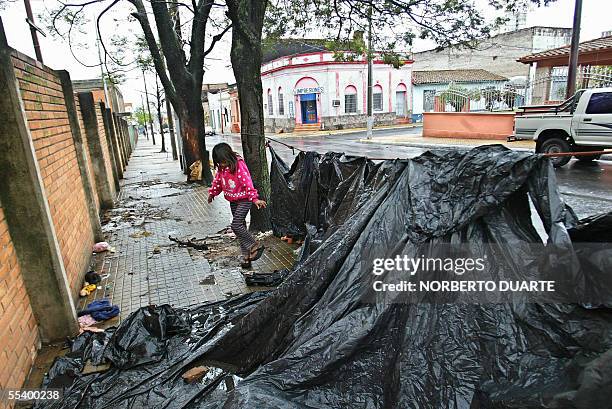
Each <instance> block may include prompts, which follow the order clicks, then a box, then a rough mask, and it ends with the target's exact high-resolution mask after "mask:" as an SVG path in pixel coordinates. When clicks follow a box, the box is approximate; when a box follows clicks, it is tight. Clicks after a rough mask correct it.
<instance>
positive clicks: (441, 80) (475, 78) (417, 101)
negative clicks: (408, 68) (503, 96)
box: [412, 69, 508, 122]
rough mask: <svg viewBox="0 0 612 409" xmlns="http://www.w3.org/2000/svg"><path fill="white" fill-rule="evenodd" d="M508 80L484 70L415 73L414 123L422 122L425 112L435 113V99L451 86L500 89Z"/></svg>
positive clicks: (469, 88)
mask: <svg viewBox="0 0 612 409" xmlns="http://www.w3.org/2000/svg"><path fill="white" fill-rule="evenodd" d="M507 82H508V78H506V77H504V76H501V75H497V74H493V73H491V72H489V71H486V70H482V69H463V70H431V71H413V72H412V84H413V90H412V92H413V94H412V95H413V96H412V107H413V111H412V113H413V121H414V122H421V120H422V114H423V113H424V112H433V111H434V107H435V98H436V95H437V94H438V93H440V92H441V91H444V90H447V89H448V88H449V87H450V86H451V84H452V85H454V86H457V87H460V88H461V89H465V90H468V91H471V90H482V89H487V88H495V89H499V88H500V87H501V86H503V85H504V84H505V83H507Z"/></svg>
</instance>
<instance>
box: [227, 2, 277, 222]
mask: <svg viewBox="0 0 612 409" xmlns="http://www.w3.org/2000/svg"><path fill="white" fill-rule="evenodd" d="M254 3H262V4H263V8H264V10H265V3H266V2H263V1H262V2H251V7H261V4H260V5H257V6H255V5H253V4H254ZM243 7H244V5H243ZM251 12H252V13H253V14H250V13H247V14H250V15H251V16H253V15H257V14H258V13H261V14H262V15H263V11H262V10H257V11H254V10H251ZM239 14H241V13H239ZM230 15H231V13H230ZM253 20H258V19H250V21H248V22H247V21H244V20H243V21H242V24H255V25H258V23H257V22H256V21H255V22H254V21H253ZM262 23H263V19H262ZM236 26H237V25H236V24H234V29H233V30H232V51H231V60H232V67H233V69H234V76H235V77H236V85H237V88H238V97H239V98H240V117H241V118H240V126H241V136H242V151H243V154H244V160H245V161H246V163H247V166H248V167H249V170H250V172H251V176H252V177H253V183H254V185H255V188H256V189H257V191H258V192H259V198H260V199H262V200H265V201H267V202H268V204H269V203H270V201H271V200H273V199H272V198H271V197H270V173H269V171H268V160H267V156H266V140H265V135H264V115H263V93H262V86H261V59H262V57H261V41H259V42H257V45H253V44H252V42H250V41H249V39H248V37H247V36H245V35H244V33H243V32H242V31H241V30H239V29H236V28H235V27H236ZM249 28H250V29H251V30H253V31H254V32H256V33H259V36H260V37H261V25H259V29H258V28H257V27H252V26H251V27H249ZM271 228H272V224H271V223H270V212H269V210H268V209H265V210H257V209H256V208H253V210H252V211H251V227H250V229H251V230H252V231H268V230H270V229H271Z"/></svg>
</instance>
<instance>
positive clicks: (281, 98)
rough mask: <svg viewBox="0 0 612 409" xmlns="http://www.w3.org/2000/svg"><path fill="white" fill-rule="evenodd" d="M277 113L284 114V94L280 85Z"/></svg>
mask: <svg viewBox="0 0 612 409" xmlns="http://www.w3.org/2000/svg"><path fill="white" fill-rule="evenodd" d="M278 115H279V116H283V115H285V96H284V95H283V89H282V88H281V87H278Z"/></svg>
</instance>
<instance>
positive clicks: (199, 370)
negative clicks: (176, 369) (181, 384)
mask: <svg viewBox="0 0 612 409" xmlns="http://www.w3.org/2000/svg"><path fill="white" fill-rule="evenodd" d="M208 371H209V369H208V367H206V366H196V367H195V368H191V369H190V370H188V371H187V372H185V373H184V374H183V375H182V378H183V380H184V381H185V382H187V383H195V382H199V381H201V380H202V378H204V375H206V374H207V373H208Z"/></svg>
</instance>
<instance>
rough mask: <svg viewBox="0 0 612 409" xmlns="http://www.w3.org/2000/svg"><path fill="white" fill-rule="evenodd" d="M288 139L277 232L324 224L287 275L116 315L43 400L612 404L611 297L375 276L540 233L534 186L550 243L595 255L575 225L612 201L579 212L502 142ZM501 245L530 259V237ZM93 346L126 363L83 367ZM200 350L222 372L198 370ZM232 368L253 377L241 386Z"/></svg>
mask: <svg viewBox="0 0 612 409" xmlns="http://www.w3.org/2000/svg"><path fill="white" fill-rule="evenodd" d="M272 155H273V160H272V171H271V175H272V180H273V196H274V198H275V199H276V200H275V201H274V202H273V203H274V204H273V206H272V209H271V210H272V214H273V217H274V229H275V232H276V233H278V234H288V233H289V234H302V235H306V234H308V238H307V241H308V243H309V244H308V246H306V247H307V248H306V250H304V251H303V253H302V257H301V259H300V261H299V263H298V265H297V266H296V268H295V269H294V271H293V272H292V274H291V275H290V276H289V277H288V278H287V279H286V281H285V282H284V283H283V284H282V285H281V286H280V287H279V288H277V289H276V290H273V291H271V292H270V293H268V294H255V295H249V296H243V297H239V298H237V299H234V300H230V301H227V302H225V303H218V304H214V305H205V306H201V307H198V308H195V309H193V310H178V309H172V308H170V307H168V306H161V307H149V308H144V309H141V310H139V311H138V312H136V313H134V314H133V315H132V316H131V317H130V318H129V319H128V320H126V321H125V322H123V323H122V324H121V325H120V327H119V328H117V329H116V330H114V331H109V332H108V333H105V334H85V335H81V336H80V337H78V338H77V340H76V341H75V343H74V344H73V352H72V353H71V354H70V355H69V356H67V357H65V358H59V359H58V361H57V362H56V363H55V365H54V366H53V368H52V370H51V372H50V373H49V376H48V378H47V379H46V380H45V387H49V388H50V387H58V386H61V387H63V388H65V397H64V399H63V401H61V402H55V403H54V402H43V403H39V404H38V407H41V408H43V407H44V408H59V407H71V408H72V407H81V408H102V407H112V408H139V407H147V408H226V409H229V408H360V409H366V408H368V409H369V408H445V409H455V408H456V409H459V408H461V409H468V408H469V409H477V408H478V409H481V408H482V409H484V408H487V409H489V408H521V409H528V408H584V409H587V408H610V407H612V403H611V402H610V398H609V397H610V396H612V310H610V309H608V308H605V307H603V306H592V305H590V306H589V305H581V304H570V303H568V304H538V303H527V302H523V303H521V302H515V303H482V304H461V303H453V302H452V300H449V299H447V298H443V299H441V300H435V299H429V300H425V302H419V303H404V302H389V301H390V300H388V299H385V300H382V299H381V300H377V299H374V300H365V299H364V294H363V292H362V291H361V289H362V288H363V285H364V283H369V282H371V280H372V274H371V266H372V260H371V259H372V257H392V256H393V255H395V254H417V252H418V251H420V249H422V248H423V246H428V245H430V244H432V243H448V242H452V243H466V244H469V245H471V246H477V247H478V246H480V247H481V248H486V246H487V245H488V244H490V243H495V244H498V245H501V246H502V247H503V246H504V245H514V246H519V245H520V244H521V243H536V242H538V241H541V239H540V236H539V235H538V233H537V232H536V230H535V228H534V226H533V224H532V221H531V213H530V206H529V198H530V199H531V201H532V203H533V206H534V207H535V209H536V210H537V213H538V215H539V218H540V219H541V220H542V223H543V225H544V227H545V229H546V231H547V233H548V241H549V243H552V244H557V245H560V246H565V247H566V248H567V249H568V252H569V255H570V258H571V259H572V260H578V259H580V260H582V259H583V258H585V257H586V258H587V259H588V257H589V255H588V254H586V255H583V258H580V257H579V256H576V257H574V254H573V253H572V239H571V235H575V236H576V237H578V235H580V237H582V238H586V239H589V236H590V235H589V233H588V232H589V231H590V230H592V229H595V230H596V231H605V232H606V233H607V234H609V232H610V231H611V229H612V225H611V223H610V218H609V216H607V217H606V216H601V217H600V218H599V219H593V220H586V221H584V222H583V223H578V222H577V220H576V218H575V216H574V214H573V212H572V211H571V209H569V208H568V207H567V206H565V204H564V203H563V201H562V200H561V198H560V195H559V192H558V190H557V186H556V182H555V175H554V171H553V168H552V166H551V165H550V163H549V161H548V160H547V159H545V158H543V157H541V156H535V155H531V154H528V153H521V152H514V151H510V150H508V149H506V148H503V147H501V146H492V147H491V146H490V147H480V148H475V149H473V150H471V151H469V152H455V151H443V152H440V151H433V152H427V153H425V154H423V155H421V156H419V157H416V158H414V159H409V160H396V161H383V162H379V163H373V162H372V161H369V160H367V159H364V158H348V157H345V156H343V155H341V154H333V153H331V154H326V155H318V154H314V153H306V154H301V155H300V156H299V157H298V158H297V159H296V162H295V163H294V164H293V166H292V167H291V168H288V167H287V166H286V165H285V164H284V163H282V161H281V160H280V159H279V158H278V157H277V156H276V155H275V154H274V152H272ZM602 220H603V221H602ZM591 237H592V235H591ZM585 241H586V240H585ZM503 256H504V257H503V259H504V260H505V261H504V262H505V263H506V264H507V265H511V266H513V267H515V268H517V269H518V270H521V269H524V270H525V271H526V272H529V271H531V266H530V265H528V264H527V260H526V259H525V258H524V257H523V256H524V254H513V253H512V252H508V253H507V254H504V255H503ZM604 259H605V257H604ZM489 272H490V273H491V274H493V272H492V271H489ZM559 274H560V279H562V280H565V281H566V282H568V283H570V284H571V287H574V288H576V289H577V291H578V290H580V288H581V286H584V285H585V282H589V281H588V280H585V277H584V272H583V271H582V270H581V269H580V265H579V264H573V263H569V266H568V268H567V269H563V270H562V271H561V272H560V273H559ZM383 301H384V302H383ZM391 301H393V300H391ZM88 359H89V360H93V361H96V362H101V361H105V360H106V361H110V362H112V368H111V369H110V370H109V371H107V372H105V373H103V374H90V375H82V374H81V373H80V372H81V370H82V367H83V364H84V362H85V361H86V360H88ZM199 364H204V365H208V366H210V367H211V368H214V369H213V370H211V373H210V376H209V377H207V378H206V379H205V381H204V382H202V383H200V384H195V385H188V384H185V383H183V381H182V380H181V379H180V375H181V374H182V373H184V372H185V371H186V370H187V369H188V368H189V367H191V366H195V365H199ZM227 374H235V375H238V376H240V377H241V378H242V379H240V380H239V382H237V384H236V387H235V388H234V389H232V390H230V391H227V390H226V389H227V387H226V386H225V385H226V383H225V382H224V381H223V380H224V379H226V378H227Z"/></svg>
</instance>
